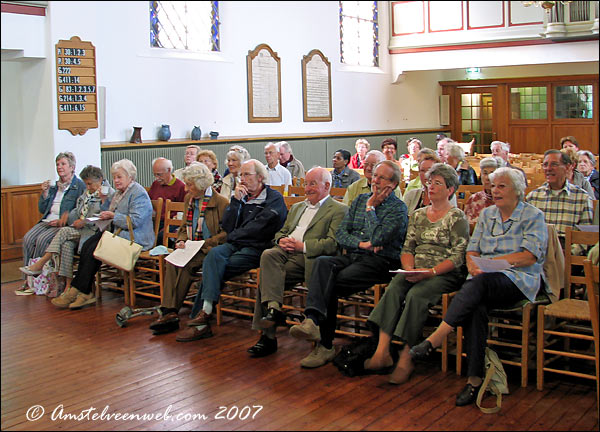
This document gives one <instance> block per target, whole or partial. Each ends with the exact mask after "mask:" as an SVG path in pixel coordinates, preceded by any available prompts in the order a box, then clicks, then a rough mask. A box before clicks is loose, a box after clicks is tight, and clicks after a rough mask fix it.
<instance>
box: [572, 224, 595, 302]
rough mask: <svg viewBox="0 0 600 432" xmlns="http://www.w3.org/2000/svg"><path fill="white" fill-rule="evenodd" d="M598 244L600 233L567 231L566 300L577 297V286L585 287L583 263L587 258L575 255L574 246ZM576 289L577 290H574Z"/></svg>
mask: <svg viewBox="0 0 600 432" xmlns="http://www.w3.org/2000/svg"><path fill="white" fill-rule="evenodd" d="M597 242H598V232H586V231H575V230H573V229H572V228H570V227H568V228H567V229H566V231H565V249H564V252H565V291H564V298H568V299H569V298H573V297H574V296H575V290H576V288H577V287H576V286H574V285H581V286H583V285H585V277H584V276H582V275H583V261H584V260H585V256H580V255H573V253H572V246H573V245H576V244H580V245H587V246H593V245H595V244H596V243H597ZM574 288H575V289H574Z"/></svg>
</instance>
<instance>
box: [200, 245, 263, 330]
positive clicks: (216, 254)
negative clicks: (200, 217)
mask: <svg viewBox="0 0 600 432" xmlns="http://www.w3.org/2000/svg"><path fill="white" fill-rule="evenodd" d="M261 253H262V250H261V249H256V248H253V247H241V248H240V247H237V246H234V245H233V244H231V243H225V244H222V245H220V246H216V247H214V248H212V249H211V250H210V251H209V252H208V254H207V255H206V258H204V263H203V264H202V284H201V285H200V289H199V290H198V294H196V298H195V300H194V306H193V307H192V313H191V315H190V317H192V318H193V317H195V316H196V315H197V314H198V312H200V310H202V305H203V304H204V301H205V300H206V301H212V302H217V301H218V300H219V295H221V286H222V285H223V282H224V281H226V280H229V279H231V278H232V277H234V276H237V275H240V274H242V273H244V272H247V271H248V270H252V269H253V268H257V267H260V255H261Z"/></svg>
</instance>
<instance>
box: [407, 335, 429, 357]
mask: <svg viewBox="0 0 600 432" xmlns="http://www.w3.org/2000/svg"><path fill="white" fill-rule="evenodd" d="M432 352H433V346H431V342H429V341H428V340H427V339H425V340H424V341H423V342H421V343H420V344H418V345H415V346H414V347H412V348H411V349H410V356H411V357H412V359H413V360H425V359H426V358H427V357H429V356H430V355H431V353H432Z"/></svg>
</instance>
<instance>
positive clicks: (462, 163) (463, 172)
mask: <svg viewBox="0 0 600 432" xmlns="http://www.w3.org/2000/svg"><path fill="white" fill-rule="evenodd" d="M446 153H447V160H446V162H447V163H448V165H450V166H451V167H452V168H454V169H455V170H456V172H457V173H458V182H459V184H461V185H474V184H477V173H476V172H475V170H474V169H473V168H472V167H471V166H469V163H468V162H467V161H466V160H465V151H464V150H463V148H462V147H461V146H459V145H458V144H456V143H448V144H446Z"/></svg>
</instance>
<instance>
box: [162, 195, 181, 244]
mask: <svg viewBox="0 0 600 432" xmlns="http://www.w3.org/2000/svg"><path fill="white" fill-rule="evenodd" d="M173 213H176V214H173ZM179 213H181V214H179ZM184 213H185V208H184V205H183V202H176V201H171V200H170V199H168V200H167V202H166V204H165V224H164V227H163V245H164V246H167V247H168V246H169V239H170V238H172V239H176V238H177V231H176V230H175V229H172V227H177V228H179V227H180V226H181V225H183V220H184V219H183V218H185V214H184ZM180 216H181V219H179V217H180ZM172 231H173V232H172Z"/></svg>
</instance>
